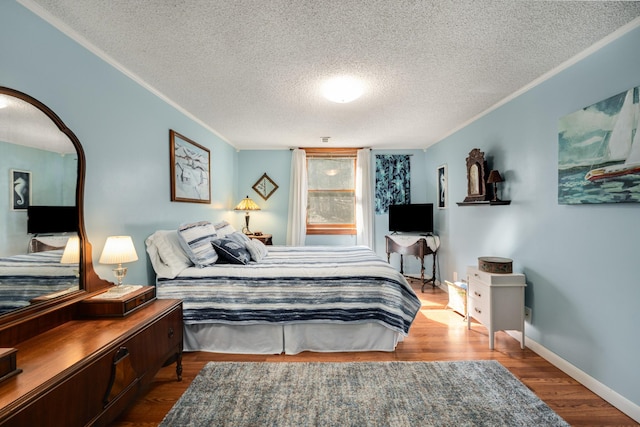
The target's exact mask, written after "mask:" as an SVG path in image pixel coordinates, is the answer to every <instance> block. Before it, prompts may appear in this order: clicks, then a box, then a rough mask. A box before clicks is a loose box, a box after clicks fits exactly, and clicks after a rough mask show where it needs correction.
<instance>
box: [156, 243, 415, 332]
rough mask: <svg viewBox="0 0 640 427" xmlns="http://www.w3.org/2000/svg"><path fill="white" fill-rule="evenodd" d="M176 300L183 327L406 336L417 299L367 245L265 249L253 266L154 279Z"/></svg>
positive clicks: (159, 292)
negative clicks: (331, 326) (381, 331)
mask: <svg viewBox="0 0 640 427" xmlns="http://www.w3.org/2000/svg"><path fill="white" fill-rule="evenodd" d="M157 296H158V298H179V299H182V300H183V310H184V321H185V323H186V324H196V323H226V324H245V325H247V324H292V323H371V322H375V323H379V324H382V325H384V326H386V327H388V328H390V329H392V330H394V331H397V332H399V333H401V334H403V335H406V334H407V333H408V332H409V327H410V326H411V323H412V322H413V319H414V318H415V316H416V314H417V312H418V310H419V309H420V300H419V299H418V297H417V296H416V294H415V293H414V292H413V289H411V287H410V286H409V284H408V283H407V281H406V280H405V278H404V277H403V276H402V275H401V274H400V273H399V272H397V271H396V270H395V269H394V268H393V267H391V266H390V265H389V264H387V262H386V261H384V260H383V259H381V258H380V257H379V256H378V255H376V253H375V252H373V251H372V250H370V249H369V248H366V247H360V246H358V247H335V246H331V247H328V246H304V247H289V246H269V253H268V254H267V256H266V257H265V258H263V259H262V260H261V261H260V262H259V263H252V264H249V265H231V264H216V265H214V266H211V267H205V268H195V267H193V268H188V269H187V270H185V271H183V272H182V273H180V274H179V275H178V276H177V277H176V278H175V279H163V278H159V279H158V280H157Z"/></svg>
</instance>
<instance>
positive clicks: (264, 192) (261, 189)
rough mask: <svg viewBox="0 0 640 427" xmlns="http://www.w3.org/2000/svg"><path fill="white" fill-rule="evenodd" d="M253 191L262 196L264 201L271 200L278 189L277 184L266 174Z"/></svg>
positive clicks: (257, 182)
mask: <svg viewBox="0 0 640 427" xmlns="http://www.w3.org/2000/svg"><path fill="white" fill-rule="evenodd" d="M251 188H253V190H254V191H255V192H256V193H258V194H259V195H260V197H262V198H263V199H264V200H267V199H269V197H271V195H272V194H273V193H275V191H276V190H277V189H278V184H276V183H275V182H274V181H273V180H272V179H271V178H269V175H267V173H266V172H265V173H264V174H263V175H262V176H261V177H260V178H259V179H258V180H257V181H256V183H255V184H253V187H251Z"/></svg>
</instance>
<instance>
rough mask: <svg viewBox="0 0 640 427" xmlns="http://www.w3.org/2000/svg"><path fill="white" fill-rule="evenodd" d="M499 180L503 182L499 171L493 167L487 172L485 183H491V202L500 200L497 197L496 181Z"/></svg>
mask: <svg viewBox="0 0 640 427" xmlns="http://www.w3.org/2000/svg"><path fill="white" fill-rule="evenodd" d="M499 182H504V179H502V176H500V172H498V171H497V170H495V169H494V170H492V171H491V172H489V178H487V183H488V184H493V199H492V200H491V201H492V202H498V201H500V199H498V183H499Z"/></svg>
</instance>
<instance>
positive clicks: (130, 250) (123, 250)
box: [99, 236, 138, 286]
mask: <svg viewBox="0 0 640 427" xmlns="http://www.w3.org/2000/svg"><path fill="white" fill-rule="evenodd" d="M137 260H138V254H137V253H136V248H135V247H134V246H133V241H132V240H131V236H110V237H108V238H107V241H106V242H105V244H104V248H103V249H102V255H100V260H99V262H100V264H118V266H117V267H116V268H114V269H113V274H114V275H115V276H116V279H117V280H118V286H121V285H122V280H123V279H124V276H126V275H127V267H123V266H122V264H123V263H127V262H133V261H137Z"/></svg>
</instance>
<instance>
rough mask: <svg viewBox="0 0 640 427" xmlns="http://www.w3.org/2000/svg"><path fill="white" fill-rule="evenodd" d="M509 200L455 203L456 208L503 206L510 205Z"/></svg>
mask: <svg viewBox="0 0 640 427" xmlns="http://www.w3.org/2000/svg"><path fill="white" fill-rule="evenodd" d="M510 204H511V200H496V201H493V200H485V201H482V202H457V205H458V206H504V205H510Z"/></svg>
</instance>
